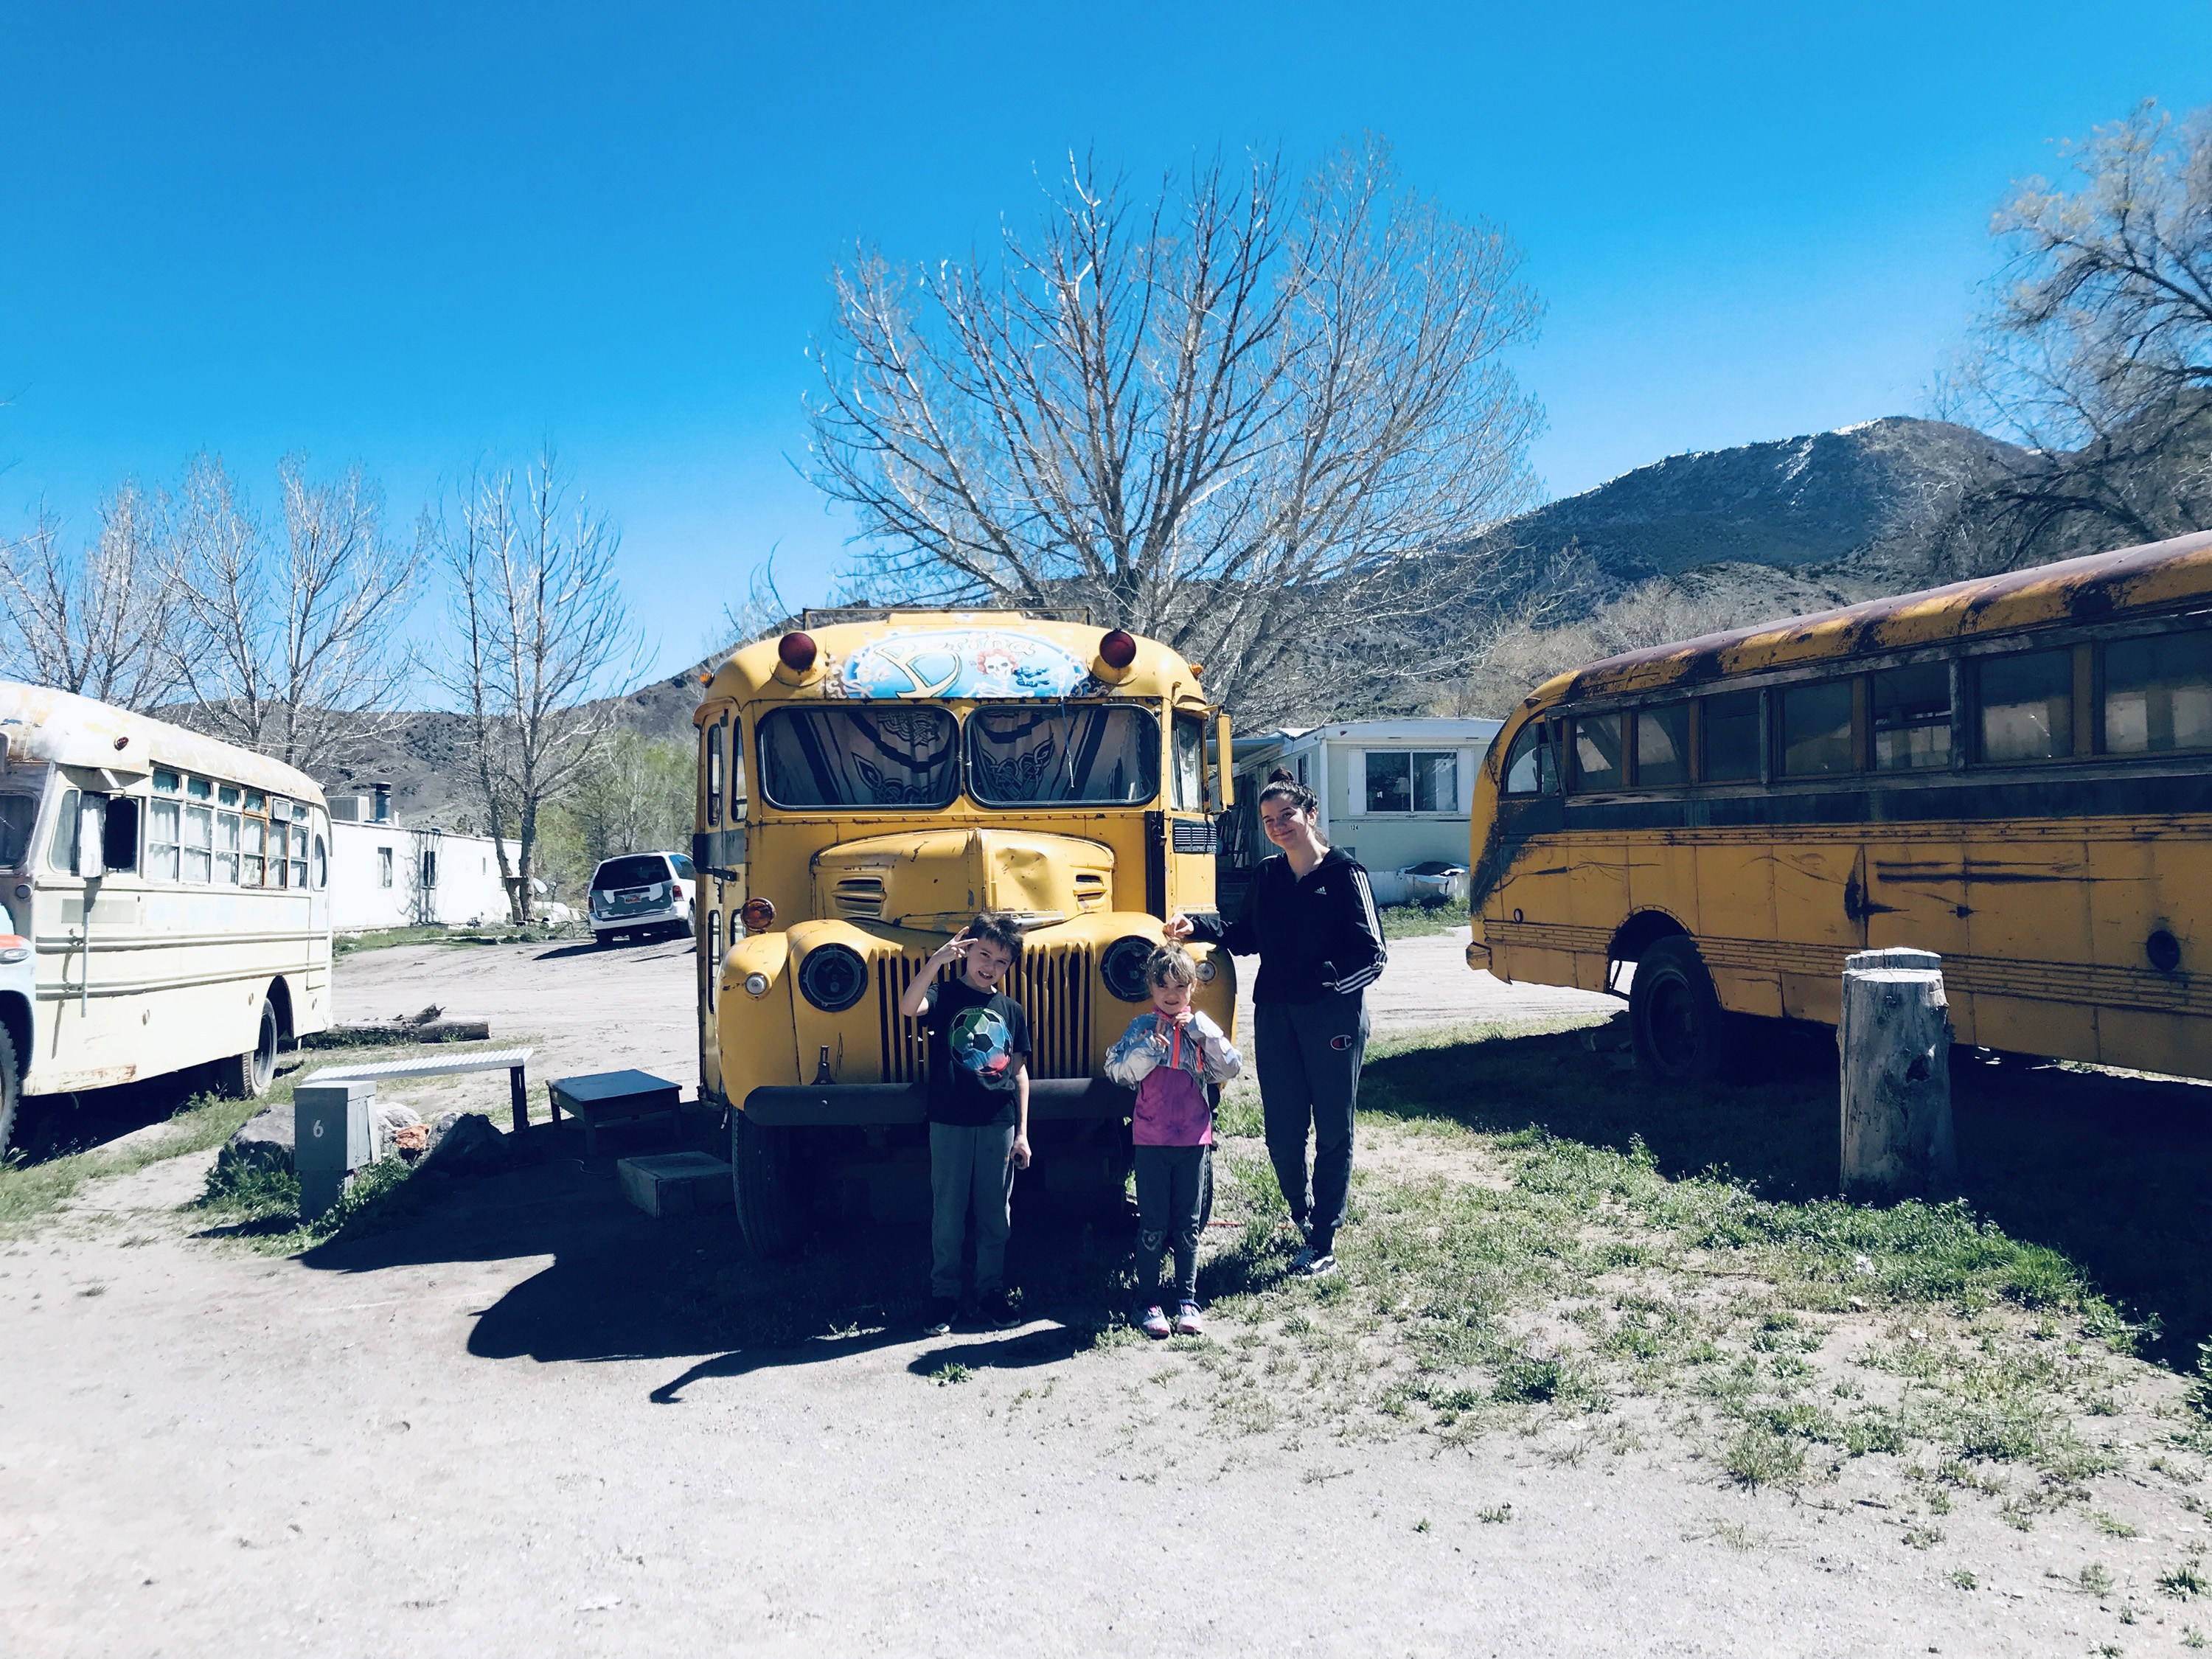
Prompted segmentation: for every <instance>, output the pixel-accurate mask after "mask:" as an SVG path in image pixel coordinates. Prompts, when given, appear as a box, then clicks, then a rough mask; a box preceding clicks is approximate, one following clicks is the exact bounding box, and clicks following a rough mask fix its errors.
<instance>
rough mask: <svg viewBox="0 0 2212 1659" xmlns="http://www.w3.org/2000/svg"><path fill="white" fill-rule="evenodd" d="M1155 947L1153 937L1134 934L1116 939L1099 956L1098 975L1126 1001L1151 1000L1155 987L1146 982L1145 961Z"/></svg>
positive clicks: (1110, 989)
mask: <svg viewBox="0 0 2212 1659" xmlns="http://www.w3.org/2000/svg"><path fill="white" fill-rule="evenodd" d="M1152 950H1153V945H1152V940H1150V939H1139V938H1137V937H1136V936H1135V935H1134V934H1132V935H1131V936H1130V937H1128V938H1127V939H1115V941H1114V942H1113V943H1112V944H1111V945H1108V946H1107V947H1106V954H1105V955H1104V956H1103V957H1099V958H1098V977H1099V978H1101V979H1103V980H1104V981H1106V988H1107V989H1108V990H1109V991H1111V992H1112V993H1113V994H1115V996H1117V997H1119V998H1120V999H1121V1000H1122V1001H1124V1002H1144V1001H1147V1000H1150V998H1151V997H1152V987H1150V986H1149V985H1147V984H1146V983H1145V963H1146V962H1148V961H1150V960H1151V958H1152Z"/></svg>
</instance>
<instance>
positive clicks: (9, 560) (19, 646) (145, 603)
mask: <svg viewBox="0 0 2212 1659" xmlns="http://www.w3.org/2000/svg"><path fill="white" fill-rule="evenodd" d="M160 520H161V502H160V501H156V500H152V499H149V497H148V496H147V495H146V493H145V491H144V490H143V489H140V488H139V487H138V485H137V483H135V482H131V481H125V483H123V484H122V485H121V486H119V487H118V489H117V490H116V491H115V493H114V495H112V496H110V497H109V498H108V499H107V501H106V502H105V503H104V504H103V505H102V506H101V507H100V536H99V538H98V540H96V541H94V542H92V543H90V544H88V545H86V546H85V547H83V548H82V550H79V551H78V552H77V553H76V554H74V555H71V554H70V553H68V552H65V551H64V549H63V544H62V525H61V521H60V520H59V519H58V518H56V517H55V516H54V515H53V514H52V513H46V512H42V513H40V514H39V516H38V519H37V520H36V521H35V522H34V523H33V526H32V528H31V531H30V533H29V534H28V535H27V536H25V537H23V538H21V540H19V541H17V542H16V543H15V544H14V545H13V546H11V547H9V548H8V549H7V550H6V554H7V556H6V557H5V558H4V559H0V595H4V600H5V602H4V604H0V615H4V618H5V631H4V632H0V650H4V652H5V653H6V654H5V657H4V659H0V660H4V662H5V665H6V668H7V671H8V672H9V673H10V674H13V675H15V676H16V677H18V678H23V679H27V680H34V681H36V682H38V683H39V684H43V685H52V686H58V687H60V688H61V689H62V690H64V691H75V692H77V693H79V694H80V695H82V696H88V697H96V698H98V699H99V700H100V702H111V703H115V704H117V705H118V706H119V707H122V708H135V709H142V710H143V709H147V708H157V707H159V706H160V705H161V704H162V703H163V702H167V700H168V698H169V697H170V696H172V695H173V693H174V691H175V690H176V689H177V685H178V683H179V640H178V638H177V635H178V632H179V625H180V623H182V621H183V609H182V605H181V601H180V584H179V580H178V576H177V572H176V570H175V568H173V565H172V564H171V563H170V562H167V561H166V560H164V558H163V557H162V556H161V547H160V543H161V528H160Z"/></svg>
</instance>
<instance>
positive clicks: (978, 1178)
mask: <svg viewBox="0 0 2212 1659" xmlns="http://www.w3.org/2000/svg"><path fill="white" fill-rule="evenodd" d="M1013 1153H1014V1126H1013V1125H1012V1124H1011V1123H1006V1124H992V1125H988V1126H987V1127H983V1128H981V1129H970V1128H969V1127H965V1126H964V1125H962V1124H958V1123H933V1124H931V1125H930V1126H929V1208H930V1222H929V1252H930V1262H929V1293H930V1295H932V1296H933V1297H944V1298H945V1300H947V1301H949V1302H957V1301H958V1300H959V1299H960V1243H961V1241H962V1240H963V1238H965V1237H967V1235H968V1218H969V1214H970V1212H973V1214H974V1215H975V1294H976V1295H977V1296H979V1297H983V1296H990V1295H992V1294H994V1292H996V1291H1002V1290H1004V1289H1005V1288H1006V1232H1007V1229H1008V1227H1009V1225H1011V1224H1012V1219H1013V1212H1012V1207H1011V1206H1012V1202H1013V1196H1014V1158H1013Z"/></svg>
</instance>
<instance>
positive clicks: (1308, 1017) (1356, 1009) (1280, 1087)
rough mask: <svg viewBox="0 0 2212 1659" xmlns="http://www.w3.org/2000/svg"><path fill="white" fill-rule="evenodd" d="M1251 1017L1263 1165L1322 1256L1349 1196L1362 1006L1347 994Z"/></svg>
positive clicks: (1362, 1052)
mask: <svg viewBox="0 0 2212 1659" xmlns="http://www.w3.org/2000/svg"><path fill="white" fill-rule="evenodd" d="M1252 1012H1253V1015H1254V1019H1253V1024H1254V1027H1255V1031H1254V1041H1253V1045H1252V1048H1253V1058H1254V1059H1255V1060H1256V1061H1257V1062H1258V1066H1259V1072H1260V1115H1261V1121H1263V1122H1264V1124H1265V1125H1266V1127H1267V1158H1268V1161H1269V1162H1271V1163H1272V1164H1274V1166H1275V1180H1276V1182H1277V1183H1278V1184H1279V1185H1280V1186H1281V1188H1282V1189H1283V1198H1284V1200H1285V1202H1287V1203H1288V1204H1289V1205H1290V1206H1291V1216H1292V1218H1295V1219H1296V1220H1297V1222H1298V1223H1299V1224H1300V1225H1306V1224H1308V1223H1310V1230H1309V1231H1310V1237H1311V1239H1312V1241H1313V1248H1314V1250H1315V1252H1316V1254H1318V1255H1327V1254H1328V1252H1329V1251H1331V1250H1333V1249H1335V1248H1336V1230H1337V1229H1338V1228H1339V1227H1340V1226H1342V1225H1344V1202H1345V1197H1346V1194H1348V1193H1350V1192H1351V1190H1352V1110H1353V1109H1354V1108H1355V1107H1356V1106H1357V1105H1358V1102H1359V1064H1360V1061H1361V1060H1363V1059H1364V1058H1365V1056H1366V1054H1367V1000H1366V998H1364V996H1362V995H1361V994H1359V993H1358V992H1357V991H1354V992H1352V994H1349V995H1346V996H1336V995H1332V996H1325V997H1319V998H1316V1000H1313V1001H1311V1002H1263V1003H1261V1004H1260V1005H1259V1006H1257V1007H1255V1009H1254V1010H1253V1011H1252ZM1309 1127H1310V1128H1311V1129H1312V1131H1313V1149H1314V1156H1313V1174H1312V1176H1311V1177H1310V1178H1309V1177H1308V1176H1307V1174H1306V1131H1307V1129H1308V1128H1309Z"/></svg>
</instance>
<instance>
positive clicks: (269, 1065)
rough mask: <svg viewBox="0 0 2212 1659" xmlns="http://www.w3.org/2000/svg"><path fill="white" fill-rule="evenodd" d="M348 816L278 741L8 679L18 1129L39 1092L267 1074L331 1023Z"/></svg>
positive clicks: (2, 1125)
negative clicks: (336, 892)
mask: <svg viewBox="0 0 2212 1659" xmlns="http://www.w3.org/2000/svg"><path fill="white" fill-rule="evenodd" d="M330 833H331V832H330V820H329V817H328V814H327V811H326V808H325V804H324V800H323V792H322V791H321V790H320V789H319V788H318V787H316V786H315V782H314V781H313V779H312V778H310V777H308V776H307V775H306V774H305V773H303V772H297V771H295V770H294V769H292V768H290V767H289V766H285V765H283V764H282V763H279V762H276V761H274V760H271V759H270V758H269V757H267V756H266V755H258V754H255V753H254V752H252V750H246V749H239V748H234V747H233V746H232V745H231V744H227V743H219V742H217V741H216V739H215V738H209V737H204V736H202V735H201V734H200V733H198V732H188V731H185V730H184V729H183V728H182V727H179V726H171V725H169V724H168V723H167V722H166V721H163V720H152V719H149V718H148V717H147V716H145V715H143V714H131V713H129V712H127V711H126V710H124V709H121V708H112V707H110V706H109V705H107V704H106V703H101V702H94V701H93V700H92V699H91V698H89V697H80V696H72V695H70V693H69V692H66V691H57V690H51V689H50V688H47V687H45V686H36V685H25V684H20V683H17V682H15V681H9V680H0V1148H4V1147H5V1146H6V1144H7V1139H8V1135H9V1120H10V1118H11V1117H12V1116H13V1115H14V1109H15V1101H16V1098H17V1097H18V1095H19V1093H21V1094H33V1095H35V1094H58V1093H62V1092H64V1091H76V1090H81V1089H96V1088H102V1087H106V1086H108V1085H113V1084H118V1083H128V1082H131V1081H133V1080H135V1079H142V1078H149V1077H155V1076H159V1075H161V1074H163V1073H173V1072H181V1071H184V1070H185V1069H186V1068H188V1067H193V1066H203V1065H207V1064H209V1063H210V1062H212V1063H213V1064H214V1066H215V1067H216V1079H217V1081H218V1082H219V1083H220V1085H221V1086H222V1087H223V1088H224V1089H225V1090H226V1091H228V1092H230V1093H232V1094H235V1095H246V1096H252V1095H258V1094H259V1093H260V1092H261V1091H263V1090H264V1089H265V1088H267V1087H268V1086H269V1083H270V1079H271V1077H272V1076H273V1075H274V1073H275V1071H276V1050H277V1045H278V1044H279V1043H280V1042H289V1041H292V1040H294V1039H295V1038H297V1037H299V1036H303V1035H305V1034H306V1033H307V1032H310V1031H319V1030H323V1029H324V1028H325V1027H326V1026H327V1025H329V1024H330V1023H331V986H330V978H331V905H330Z"/></svg>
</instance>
